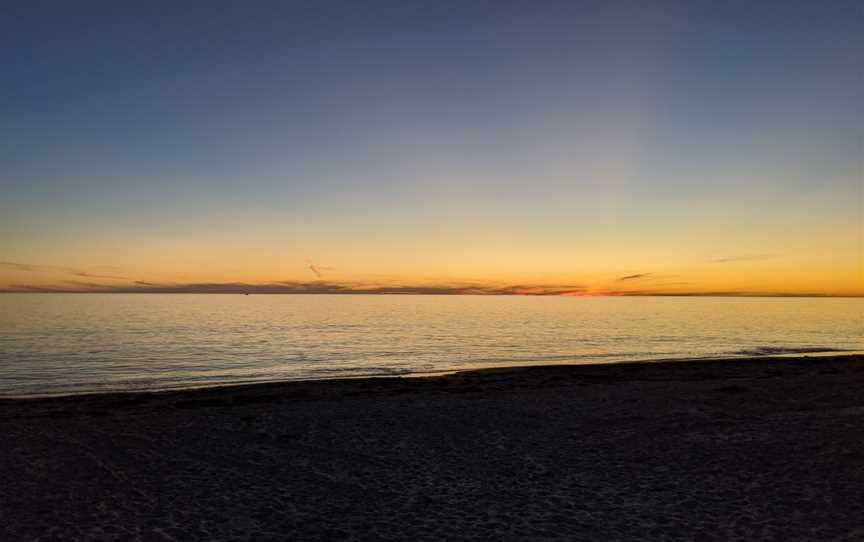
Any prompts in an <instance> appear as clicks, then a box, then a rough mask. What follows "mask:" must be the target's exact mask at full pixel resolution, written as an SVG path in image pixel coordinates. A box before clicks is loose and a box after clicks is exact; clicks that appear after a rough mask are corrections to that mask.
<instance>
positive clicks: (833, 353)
mask: <svg viewBox="0 0 864 542" xmlns="http://www.w3.org/2000/svg"><path fill="white" fill-rule="evenodd" d="M810 358H821V359H824V358H831V359H833V358H837V359H844V358H849V359H855V358H862V359H864V350H824V351H816V352H789V353H777V354H765V355H751V356H734V355H732V356H729V357H723V356H719V357H705V358H699V357H695V358H661V359H642V360H625V361H601V362H586V363H559V362H556V363H535V364H526V365H482V364H480V365H478V366H476V367H465V368H457V369H445V370H441V371H427V372H416V373H405V374H376V375H358V376H335V377H330V378H314V379H304V378H298V379H288V380H262V381H245V382H243V381H239V382H238V381H235V382H227V383H224V384H223V383H213V384H202V385H198V386H186V385H179V386H177V387H172V388H140V389H128V390H106V391H82V392H72V393H56V394H54V393H49V394H24V395H0V405H2V404H4V403H8V402H15V401H37V400H51V399H59V400H63V399H73V398H76V397H77V398H98V397H100V396H126V395H150V394H176V393H184V392H200V391H216V390H226V391H231V390H235V389H239V388H254V387H257V386H281V385H296V384H315V383H321V384H322V385H323V384H324V383H340V382H353V381H364V380H374V381H377V380H391V379H396V380H400V379H407V380H413V379H435V378H444V377H451V376H454V375H467V374H475V373H476V374H480V375H482V374H484V373H495V372H498V371H507V372H509V371H511V370H534V369H542V368H549V369H551V370H563V369H566V368H576V367H606V366H612V367H620V368H624V367H628V366H643V365H658V366H660V365H663V366H665V365H671V364H674V365H677V364H713V363H719V364H727V363H731V364H737V363H742V362H743V363H752V362H759V361H764V362H771V361H775V362H776V361H784V360H798V359H810Z"/></svg>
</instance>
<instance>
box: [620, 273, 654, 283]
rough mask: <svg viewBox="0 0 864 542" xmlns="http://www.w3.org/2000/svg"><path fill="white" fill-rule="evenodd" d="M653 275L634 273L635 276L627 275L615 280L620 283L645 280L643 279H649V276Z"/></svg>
mask: <svg viewBox="0 0 864 542" xmlns="http://www.w3.org/2000/svg"><path fill="white" fill-rule="evenodd" d="M653 274H654V273H636V274H635V275H627V276H624V277H619V278H618V279H616V280H618V281H622V280H636V279H645V278H648V277H650V276H651V275H653Z"/></svg>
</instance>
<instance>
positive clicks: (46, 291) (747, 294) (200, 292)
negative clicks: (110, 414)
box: [0, 289, 864, 299]
mask: <svg viewBox="0 0 864 542" xmlns="http://www.w3.org/2000/svg"><path fill="white" fill-rule="evenodd" d="M0 294H142V295H146V294H162V295H164V294H172V295H174V294H176V295H184V294H192V295H206V294H210V295H369V296H373V295H380V296H441V297H452V296H474V297H506V296H511V297H748V298H752V297H763V298H790V297H797V298H811V299H812V298H838V299H862V298H864V294H826V293H802V294H798V293H750V292H705V293H702V292H695V293H686V292H684V293H638V292H633V293H628V292H615V293H577V294H572V293H513V292H492V293H489V292H487V293H478V292H451V293H446V292H417V291H406V292H399V291H385V292H381V291H341V292H326V291H325V292H309V291H306V292H303V291H282V292H279V291H276V292H273V291H263V292H262V291H257V292H256V291H249V292H245V291H239V290H238V291H207V290H189V291H178V290H163V291H159V290H155V291H154V290H59V289H30V290H25V289H21V290H6V289H0Z"/></svg>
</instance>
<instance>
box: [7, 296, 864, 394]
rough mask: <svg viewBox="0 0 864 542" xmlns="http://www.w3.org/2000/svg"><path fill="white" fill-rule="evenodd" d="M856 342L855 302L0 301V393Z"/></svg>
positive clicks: (862, 310) (860, 331)
mask: <svg viewBox="0 0 864 542" xmlns="http://www.w3.org/2000/svg"><path fill="white" fill-rule="evenodd" d="M830 349H848V350H862V349H864V300H862V299H792V298H783V299H777V298H773V299H772V298H741V299H735V298H669V297H667V298H648V297H641V298H634V297H628V298H624V297H594V298H585V297H582V298H575V297H510V296H500V297H475V296H360V295H357V296H344V295H343V296H338V295H332V296H328V295H249V296H243V295H204V294H190V295H180V294H173V295H172V294H166V295H155V294H129V295H122V294H105V295H101V294H0V396H15V395H53V394H66V393H82V392H94V391H109V390H138V389H167V388H176V387H194V386H209V385H218V384H227V383H238V382H256V381H269V380H288V379H320V378H334V377H346V376H363V375H404V374H416V373H426V372H437V371H447V370H452V369H464V368H472V367H489V366H505V365H527V364H549V363H598V362H600V363H608V362H619V361H628V360H663V359H673V358H691V357H726V356H730V357H731V356H741V355H759V354H771V353H784V352H808V351H814V352H815V351H823V350H830Z"/></svg>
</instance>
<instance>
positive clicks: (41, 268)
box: [0, 262, 129, 280]
mask: <svg viewBox="0 0 864 542" xmlns="http://www.w3.org/2000/svg"><path fill="white" fill-rule="evenodd" d="M0 267H5V268H7V269H14V270H16V271H26V272H29V273H62V274H65V275H74V276H76V277H86V278H91V279H107V280H129V277H121V276H119V275H101V274H96V273H91V272H89V271H87V270H83V269H76V268H74V267H60V266H56V265H37V264H28V263H18V262H0Z"/></svg>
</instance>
